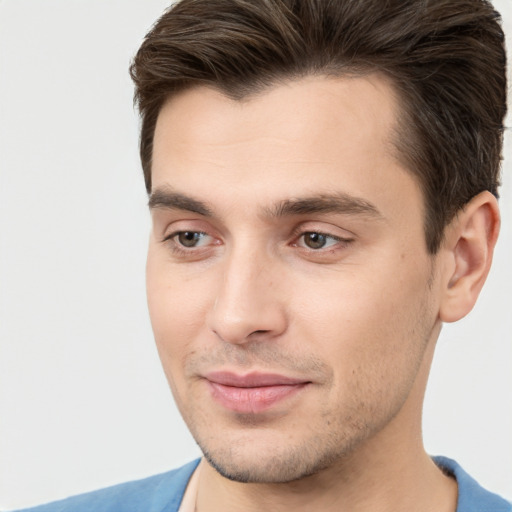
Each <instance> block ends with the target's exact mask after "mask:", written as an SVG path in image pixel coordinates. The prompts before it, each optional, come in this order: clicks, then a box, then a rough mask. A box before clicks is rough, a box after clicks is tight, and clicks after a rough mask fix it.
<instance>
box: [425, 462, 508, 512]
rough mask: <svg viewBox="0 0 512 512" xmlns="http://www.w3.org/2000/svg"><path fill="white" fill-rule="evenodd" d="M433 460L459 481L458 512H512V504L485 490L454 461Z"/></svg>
mask: <svg viewBox="0 0 512 512" xmlns="http://www.w3.org/2000/svg"><path fill="white" fill-rule="evenodd" d="M433 460H434V462H435V463H436V464H437V466H438V467H439V468H441V469H442V470H443V471H444V472H445V473H447V474H449V475H451V476H453V477H454V478H455V479H456V480H457V485H458V487H459V497H458V500H457V512H512V504H510V503H509V502H508V501H506V500H504V499H503V498H502V497H501V496H498V495H497V494H494V493H492V492H490V491H488V490H487V489H484V488H483V487H482V486H481V485H480V484H479V483H478V482H476V480H474V479H473V478H472V477H471V476H469V475H468V474H467V473H466V472H465V471H464V470H463V469H462V468H461V467H460V466H459V464H457V463H456V462H455V461H454V460H452V459H449V458H447V457H433Z"/></svg>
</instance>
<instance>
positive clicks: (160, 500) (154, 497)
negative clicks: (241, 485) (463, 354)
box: [23, 457, 512, 512]
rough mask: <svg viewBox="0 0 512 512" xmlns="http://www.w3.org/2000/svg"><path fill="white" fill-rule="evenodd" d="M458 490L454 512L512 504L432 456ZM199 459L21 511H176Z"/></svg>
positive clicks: (494, 511) (493, 511)
mask: <svg viewBox="0 0 512 512" xmlns="http://www.w3.org/2000/svg"><path fill="white" fill-rule="evenodd" d="M433 459H434V462H435V463H436V464H437V465H438V466H439V467H440V468H441V469H443V471H444V472H445V473H448V474H450V475H452V476H453V477H454V478H455V479H456V480H457V484H458V487H459V496H458V500H457V511H456V512H512V505H511V504H510V503H509V502H507V501H505V500H504V499H503V498H500V497H499V496H498V495H496V494H493V493H491V492H489V491H487V490H485V489H484V488H483V487H481V486H480V485H479V484H478V483H477V482H476V481H475V480H473V478H471V477H470V476H469V475H468V474H467V473H466V472H465V471H464V470H463V469H462V468H461V467H460V466H459V465H458V464H457V463H456V462H455V461H453V460H451V459H448V458H446V457H434V458H433ZM198 464H199V459H198V460H195V461H193V462H190V463H188V464H186V465H185V466H182V467H181V468H179V469H175V470H173V471H169V472H167V473H162V474H160V475H155V476H151V477H149V478H144V479H143V480H136V481H134V482H127V483H124V484H119V485H114V486H112V487H107V488H106V489H101V490H99V491H93V492H89V493H85V494H80V495H78V496H74V497H72V498H67V499H65V500H60V501H56V502H54V503H49V504H47V505H41V506H39V507H35V508H30V509H26V510H24V511H23V512H177V511H178V509H179V506H180V503H181V500H182V498H183V494H184V493H185V488H186V487H187V483H188V481H189V478H190V476H191V475H192V473H193V472H194V470H195V469H196V467H197V465H198Z"/></svg>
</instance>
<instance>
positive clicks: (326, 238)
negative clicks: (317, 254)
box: [299, 231, 340, 250]
mask: <svg viewBox="0 0 512 512" xmlns="http://www.w3.org/2000/svg"><path fill="white" fill-rule="evenodd" d="M299 240H301V241H302V243H301V242H299V245H302V246H303V247H304V246H305V247H307V248H308V249H313V250H318V249H325V248H328V247H331V246H333V245H336V244H337V243H338V242H340V238H338V237H335V236H332V235H326V234H325V233H318V232H316V231H307V232H306V233H302V235H301V236H300V239H299Z"/></svg>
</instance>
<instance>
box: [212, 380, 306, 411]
mask: <svg viewBox="0 0 512 512" xmlns="http://www.w3.org/2000/svg"><path fill="white" fill-rule="evenodd" d="M208 384H209V386H210V390H211V392H212V396H213V398H214V400H216V401H217V402H218V403H220V404H221V405H223V406H224V407H226V408H227V409H230V410H232V411H234V412H238V413H243V414H256V413H260V412H264V411H267V410H268V409H270V408H271V407H272V406H274V405H276V404H277V403H278V402H281V401H283V400H285V399H287V398H290V397H291V396H293V395H295V394H296V393H298V392H299V391H300V390H302V389H303V388H304V387H305V386H306V385H307V382H304V383H300V384H283V385H276V386H262V387H255V388H240V387H235V386H225V385H223V384H218V383H217V382H211V381H208Z"/></svg>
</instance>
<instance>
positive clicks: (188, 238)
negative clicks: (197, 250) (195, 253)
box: [176, 231, 206, 247]
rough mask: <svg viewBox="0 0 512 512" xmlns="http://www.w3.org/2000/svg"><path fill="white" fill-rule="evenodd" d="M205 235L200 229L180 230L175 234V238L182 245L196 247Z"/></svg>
mask: <svg viewBox="0 0 512 512" xmlns="http://www.w3.org/2000/svg"><path fill="white" fill-rule="evenodd" d="M205 236H206V233H201V232H200V231H182V232H180V233H178V234H177V235H176V239H177V240H178V242H179V243H180V244H181V245H183V247H196V246H197V245H198V244H199V242H200V241H201V239H202V238H203V237H205Z"/></svg>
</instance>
